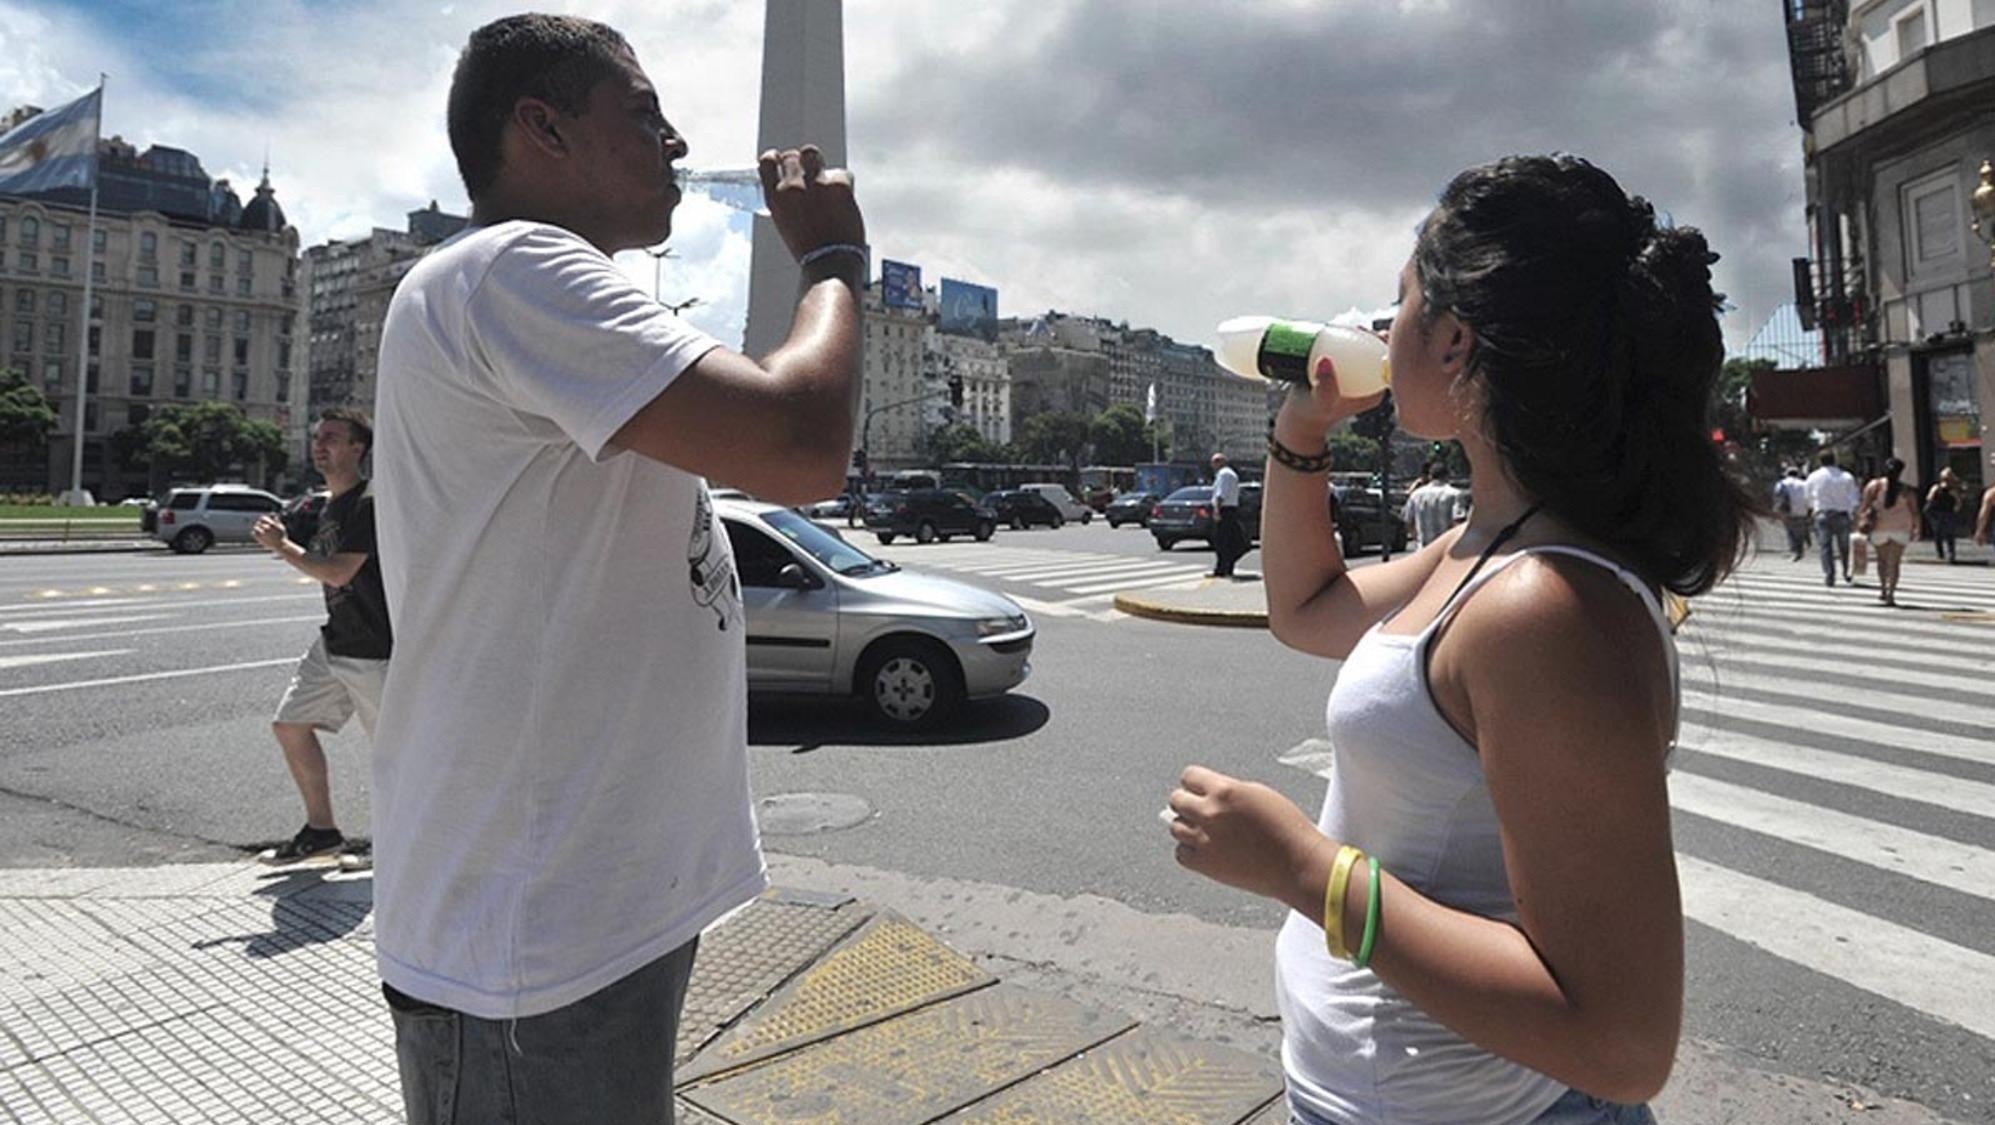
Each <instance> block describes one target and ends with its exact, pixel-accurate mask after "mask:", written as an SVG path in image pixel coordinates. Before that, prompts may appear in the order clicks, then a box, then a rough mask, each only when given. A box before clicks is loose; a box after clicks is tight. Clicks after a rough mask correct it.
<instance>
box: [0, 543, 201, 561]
mask: <svg viewBox="0 0 1995 1125" xmlns="http://www.w3.org/2000/svg"><path fill="white" fill-rule="evenodd" d="M164 549H166V544H164V543H161V542H158V541H157V540H139V539H121V540H110V541H106V542H103V543H91V542H88V541H85V542H73V543H58V542H42V543H36V542H26V543H22V544H21V545H20V546H15V545H13V544H11V543H9V542H7V541H6V540H4V539H0V559H4V558H11V557H13V556H16V555H138V554H150V553H152V552H153V551H154V550H164Z"/></svg>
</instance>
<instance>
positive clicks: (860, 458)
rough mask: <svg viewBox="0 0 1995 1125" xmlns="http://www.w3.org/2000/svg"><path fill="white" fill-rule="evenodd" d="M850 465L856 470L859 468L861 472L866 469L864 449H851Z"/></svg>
mask: <svg viewBox="0 0 1995 1125" xmlns="http://www.w3.org/2000/svg"><path fill="white" fill-rule="evenodd" d="M852 467H853V468H855V469H857V470H859V471H860V472H862V473H863V472H865V471H866V451H865V450H863V449H855V450H853V451H852Z"/></svg>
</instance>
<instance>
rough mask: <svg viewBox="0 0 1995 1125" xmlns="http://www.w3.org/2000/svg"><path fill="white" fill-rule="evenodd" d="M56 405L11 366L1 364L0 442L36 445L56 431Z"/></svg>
mask: <svg viewBox="0 0 1995 1125" xmlns="http://www.w3.org/2000/svg"><path fill="white" fill-rule="evenodd" d="M55 424H56V413H55V407H53V406H50V405H49V401H48V398H47V396H45V395H43V394H42V392H41V391H40V390H39V389H38V388H36V386H35V385H34V384H33V383H32V382H30V381H29V380H28V377H27V376H26V375H23V374H21V373H20V372H18V371H16V370H14V369H13V368H11V367H0V445H5V446H12V447H17V448H23V449H39V448H41V447H42V446H44V445H46V444H48V437H49V435H50V434H52V433H54V432H55Z"/></svg>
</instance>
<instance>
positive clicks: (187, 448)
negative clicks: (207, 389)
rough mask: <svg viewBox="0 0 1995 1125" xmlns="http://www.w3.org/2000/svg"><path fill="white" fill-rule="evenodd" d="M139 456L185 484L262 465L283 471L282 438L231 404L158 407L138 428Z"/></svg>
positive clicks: (270, 426)
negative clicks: (189, 481) (185, 482)
mask: <svg viewBox="0 0 1995 1125" xmlns="http://www.w3.org/2000/svg"><path fill="white" fill-rule="evenodd" d="M139 434H140V438H141V439H142V440H141V444H140V445H139V447H138V449H139V455H140V456H142V457H143V458H144V459H145V460H147V461H148V462H149V463H150V464H151V465H152V466H153V469H154V470H155V471H156V472H161V473H164V474H166V475H168V476H172V477H179V478H183V479H188V480H202V481H210V480H217V479H220V478H222V477H223V476H225V475H227V474H229V473H231V472H240V471H242V470H245V469H247V468H248V467H250V466H252V465H261V466H262V468H263V471H264V472H266V473H274V472H278V471H280V470H282V469H283V467H284V461H285V455H284V434H283V432H282V431H280V430H279V429H278V428H277V427H276V426H273V425H271V424H270V423H268V422H259V421H256V420H254V419H251V418H249V417H247V416H246V415H244V414H243V412H242V411H241V410H239V409H237V407H236V406H235V404H233V403H228V402H199V403H188V404H180V403H175V404H173V405H171V406H166V407H162V408H161V409H160V410H159V412H158V413H156V414H154V415H153V416H152V417H151V418H148V419H146V422H145V425H143V426H142V427H140V428H139Z"/></svg>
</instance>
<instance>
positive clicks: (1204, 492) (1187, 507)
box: [1149, 481, 1261, 551]
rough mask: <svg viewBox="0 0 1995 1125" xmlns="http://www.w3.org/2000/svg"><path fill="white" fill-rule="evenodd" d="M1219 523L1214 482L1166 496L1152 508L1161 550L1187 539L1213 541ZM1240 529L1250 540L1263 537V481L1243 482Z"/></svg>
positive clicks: (1152, 526)
mask: <svg viewBox="0 0 1995 1125" xmlns="http://www.w3.org/2000/svg"><path fill="white" fill-rule="evenodd" d="M1216 526H1217V524H1216V521H1215V520H1214V518H1213V512H1212V486H1211V485H1209V484H1194V485H1190V486H1188V487H1185V488H1180V489H1178V490H1177V491H1176V492H1173V493H1171V494H1170V495H1169V496H1166V497H1164V499H1163V500H1162V501H1160V502H1159V503H1158V504H1157V506H1156V508H1154V509H1153V510H1152V511H1151V512H1150V523H1149V527H1150V535H1151V537H1152V538H1154V539H1155V540H1156V541H1157V549H1158V550H1159V551H1168V550H1170V549H1171V548H1172V547H1175V546H1177V545H1178V544H1179V543H1182V542H1184V541H1185V540H1187V539H1199V540H1203V541H1204V542H1205V543H1206V544H1208V545H1210V544H1211V543H1212V537H1213V533H1214V528H1215V527H1216ZM1240 529H1241V530H1242V531H1245V532H1246V533H1247V542H1248V543H1249V544H1252V543H1258V542H1260V540H1261V484H1260V482H1259V481H1249V482H1246V483H1244V484H1242V485H1241V486H1240Z"/></svg>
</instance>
